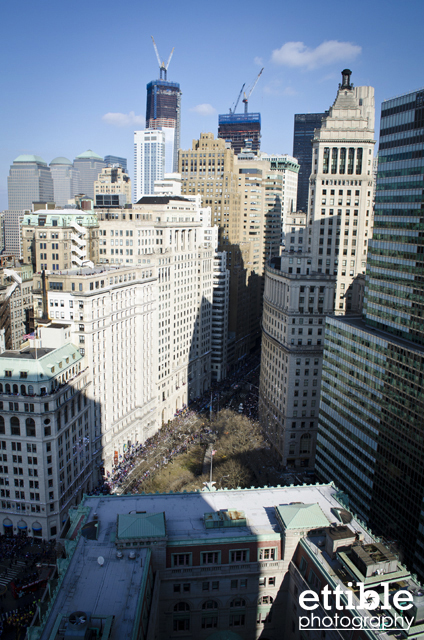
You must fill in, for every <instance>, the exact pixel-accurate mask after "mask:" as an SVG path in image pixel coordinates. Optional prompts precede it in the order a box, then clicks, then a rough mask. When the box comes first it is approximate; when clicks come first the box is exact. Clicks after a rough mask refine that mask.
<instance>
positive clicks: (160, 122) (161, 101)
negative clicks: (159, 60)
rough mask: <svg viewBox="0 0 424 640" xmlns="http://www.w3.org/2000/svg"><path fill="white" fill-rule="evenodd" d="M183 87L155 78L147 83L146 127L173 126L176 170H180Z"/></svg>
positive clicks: (174, 164)
mask: <svg viewBox="0 0 424 640" xmlns="http://www.w3.org/2000/svg"><path fill="white" fill-rule="evenodd" d="M180 117H181V89H180V85H179V84H178V83H177V82H168V81H167V80H153V81H152V82H149V84H148V85H147V106H146V129H161V128H166V129H167V128H172V129H174V130H175V134H174V156H173V157H174V161H173V166H174V171H177V170H178V149H179V148H180V131H181V121H180Z"/></svg>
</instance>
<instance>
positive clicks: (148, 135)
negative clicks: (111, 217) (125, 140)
mask: <svg viewBox="0 0 424 640" xmlns="http://www.w3.org/2000/svg"><path fill="white" fill-rule="evenodd" d="M165 143H166V137H165V132H164V131H162V130H156V129H145V130H144V131H134V202H138V201H139V200H140V198H142V197H143V196H147V195H153V194H154V192H155V181H156V180H163V178H164V175H165V151H166V145H165Z"/></svg>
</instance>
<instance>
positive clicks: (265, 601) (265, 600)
mask: <svg viewBox="0 0 424 640" xmlns="http://www.w3.org/2000/svg"><path fill="white" fill-rule="evenodd" d="M273 602H274V598H273V597H272V596H262V597H261V598H259V600H258V604H272V603H273Z"/></svg>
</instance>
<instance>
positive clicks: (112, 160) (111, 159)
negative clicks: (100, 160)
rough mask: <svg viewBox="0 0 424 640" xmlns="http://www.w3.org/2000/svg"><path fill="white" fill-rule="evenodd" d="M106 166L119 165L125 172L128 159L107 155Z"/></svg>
mask: <svg viewBox="0 0 424 640" xmlns="http://www.w3.org/2000/svg"><path fill="white" fill-rule="evenodd" d="M104 161H105V162H106V166H111V165H118V166H120V167H121V169H122V171H123V172H124V173H127V159H126V158H121V157H120V156H105V157H104Z"/></svg>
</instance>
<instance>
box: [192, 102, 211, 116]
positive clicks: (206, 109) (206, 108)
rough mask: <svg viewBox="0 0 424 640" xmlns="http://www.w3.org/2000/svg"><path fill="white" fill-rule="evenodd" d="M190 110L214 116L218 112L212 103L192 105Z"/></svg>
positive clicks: (202, 114) (201, 114) (200, 114)
mask: <svg viewBox="0 0 424 640" xmlns="http://www.w3.org/2000/svg"><path fill="white" fill-rule="evenodd" d="M190 111H194V113H197V114H198V115H199V116H213V115H215V113H216V109H214V107H213V106H212V105H211V104H207V103H203V104H198V105H197V106H195V107H192V108H191V109H190Z"/></svg>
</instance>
